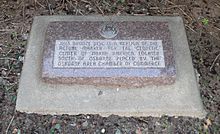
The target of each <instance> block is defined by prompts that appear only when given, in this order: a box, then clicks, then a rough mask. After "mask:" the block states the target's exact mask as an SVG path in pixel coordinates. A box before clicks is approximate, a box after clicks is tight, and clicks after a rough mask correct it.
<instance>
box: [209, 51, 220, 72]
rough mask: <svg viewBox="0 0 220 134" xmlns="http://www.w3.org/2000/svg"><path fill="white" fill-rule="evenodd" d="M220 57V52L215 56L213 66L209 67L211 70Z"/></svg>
mask: <svg viewBox="0 0 220 134" xmlns="http://www.w3.org/2000/svg"><path fill="white" fill-rule="evenodd" d="M219 57H220V53H219V54H218V55H217V56H216V57H215V59H214V61H213V62H212V65H211V67H210V68H209V71H210V72H211V71H212V68H213V67H214V65H215V62H216V61H217V59H218V58H219Z"/></svg>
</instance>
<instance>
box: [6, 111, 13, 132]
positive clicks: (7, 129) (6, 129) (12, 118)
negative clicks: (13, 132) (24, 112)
mask: <svg viewBox="0 0 220 134" xmlns="http://www.w3.org/2000/svg"><path fill="white" fill-rule="evenodd" d="M14 118H15V115H13V117H12V118H11V121H10V122H9V124H8V127H7V129H6V131H5V133H6V134H8V130H9V128H10V126H11V123H12V122H13V120H14Z"/></svg>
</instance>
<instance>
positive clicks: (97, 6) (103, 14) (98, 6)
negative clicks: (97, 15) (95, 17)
mask: <svg viewBox="0 0 220 134" xmlns="http://www.w3.org/2000/svg"><path fill="white" fill-rule="evenodd" d="M94 4H95V6H96V7H97V8H98V10H99V11H100V12H101V14H102V15H104V12H103V11H102V9H101V8H100V7H99V6H98V5H97V4H96V2H95V1H94Z"/></svg>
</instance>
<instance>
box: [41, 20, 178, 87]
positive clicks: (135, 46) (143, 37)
mask: <svg viewBox="0 0 220 134" xmlns="http://www.w3.org/2000/svg"><path fill="white" fill-rule="evenodd" d="M170 36H171V35H170V31H169V27H168V23H167V22H146V21H124V22H115V21H114V22H111V21H71V22H52V23H49V25H48V28H47V31H46V36H45V42H44V57H43V69H42V77H43V79H44V80H45V81H46V82H51V83H68V84H90V85H97V86H98V85H108V86H126V87H142V86H146V85H149V84H150V85H152V84H154V85H164V84H172V83H174V82H175V75H176V69H175V63H174V57H173V47H172V46H173V45H172V41H171V37H170Z"/></svg>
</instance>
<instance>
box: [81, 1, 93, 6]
mask: <svg viewBox="0 0 220 134" xmlns="http://www.w3.org/2000/svg"><path fill="white" fill-rule="evenodd" d="M80 1H82V2H84V3H87V4H90V5H91V3H90V2H89V1H87V0H80Z"/></svg>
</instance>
